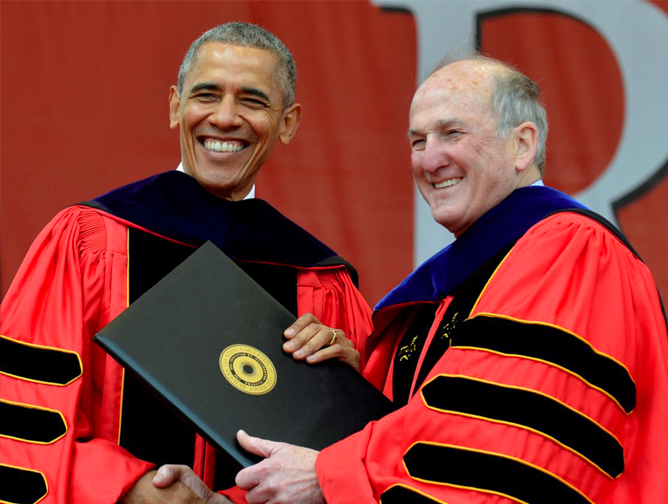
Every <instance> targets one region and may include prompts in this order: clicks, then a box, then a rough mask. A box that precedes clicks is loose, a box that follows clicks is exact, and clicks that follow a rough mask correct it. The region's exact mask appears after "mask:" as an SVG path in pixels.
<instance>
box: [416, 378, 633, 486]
mask: <svg viewBox="0 0 668 504" xmlns="http://www.w3.org/2000/svg"><path fill="white" fill-rule="evenodd" d="M422 397H423V399H424V402H425V404H426V405H427V407H429V408H431V409H436V410H439V411H444V412H449V413H457V414H464V415H471V416H475V417H479V418H483V419H486V420H492V421H495V422H502V423H508V424H512V425H516V426H519V427H522V428H527V429H530V430H532V431H536V432H538V433H539V434H543V435H545V436H547V437H549V438H551V439H553V440H555V441H556V442H558V443H559V444H561V445H562V446H564V447H566V448H568V449H570V450H571V451H573V452H575V453H576V454H578V455H580V456H581V457H583V458H584V459H585V460H587V461H588V462H589V463H591V464H593V465H594V466H595V467H596V468H598V469H600V470H602V471H604V472H605V473H606V474H607V475H608V476H610V477H611V478H616V477H617V476H619V475H620V474H621V473H622V472H623V471H624V449H623V447H622V445H621V444H620V443H619V441H618V440H617V439H616V438H615V437H614V436H613V435H612V434H610V433H609V432H608V431H606V430H604V429H603V428H602V427H601V426H600V425H598V424H597V423H595V422H594V421H592V420H591V419H589V418H587V417H586V416H584V415H582V414H581V413H578V412H577V411H575V410H573V409H571V408H569V407H568V406H566V405H564V404H562V403H560V402H559V401H557V400H555V399H552V398H550V397H548V396H546V395H543V394H540V393H537V392H534V391H532V390H524V389H520V388H515V387H508V386H505V385H498V384H494V383H488V382H484V381H479V380H474V379H472V378H467V377H462V376H443V375H441V376H437V377H436V378H434V379H433V380H431V381H430V382H429V383H427V384H426V385H425V386H424V387H423V388H422Z"/></svg>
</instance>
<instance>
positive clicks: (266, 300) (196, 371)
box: [95, 242, 392, 467]
mask: <svg viewBox="0 0 668 504" xmlns="http://www.w3.org/2000/svg"><path fill="white" fill-rule="evenodd" d="M294 321H295V317H294V315H292V314H291V313H290V312H289V311H288V310H287V309H286V308H284V307H283V306H282V305H281V304H280V303H279V302H278V301H276V300H275V299H274V298H273V297H272V296H271V295H270V294H268V293H267V292H266V291H265V290H264V289H262V287H260V286H259V285H258V284H257V283H256V282H255V281H254V280H253V279H251V278H250V277H249V276H248V275H247V274H246V273H244V272H243V271H242V270H241V269H240V268H239V267H238V266H237V265H236V264H234V262H233V261H232V260H230V259H229V258H228V257H227V256H226V255H225V254H223V252H221V251H220V250H219V249H218V248H217V247H216V246H215V245H213V244H212V243H210V242H207V243H205V244H204V245H203V246H201V247H200V248H199V249H198V250H197V251H195V252H194V253H193V254H192V255H191V256H190V257H189V258H188V259H186V260H185V261H184V262H182V263H181V264H180V265H179V266H178V267H176V268H175V269H174V270H173V271H172V272H171V273H169V274H168V275H167V276H165V277H164V278H163V279H162V280H160V281H159V282H158V283H157V284H156V285H155V286H154V287H153V288H151V289H150V290H149V291H147V292H146V293H145V294H144V295H143V296H141V297H140V298H139V299H137V300H136V301H135V302H134V303H132V305H130V306H129V307H128V308H127V309H126V310H125V311H124V312H122V313H121V314H120V315H119V316H118V317H117V318H116V319H114V320H113V321H112V322H111V323H110V324H108V325H107V326H106V327H105V328H104V329H102V330H101V331H100V332H99V333H98V334H97V335H96V336H95V341H96V342H97V343H98V344H100V345H101V346H102V347H103V348H104V349H105V350H106V351H107V352H108V353H109V354H111V355H112V356H113V357H114V358H115V359H116V360H117V361H118V362H120V363H121V364H122V365H123V366H124V367H125V368H126V369H127V370H129V371H130V372H132V373H133V374H135V375H136V376H137V377H138V378H139V380H140V381H141V382H143V383H144V384H145V385H147V386H148V388H149V389H150V390H152V391H153V392H154V393H156V394H157V395H158V396H159V397H160V398H161V399H163V400H164V401H166V402H167V404H168V405H169V406H171V407H172V409H173V410H175V411H176V413H177V414H179V415H180V416H181V417H182V418H184V419H185V420H186V421H187V422H189V423H190V424H191V425H192V426H193V427H194V428H195V429H196V430H197V431H198V432H199V433H200V434H201V435H202V436H203V437H204V438H206V439H207V440H208V441H209V442H211V443H212V444H213V445H214V446H216V447H217V448H218V450H219V451H222V452H224V453H226V454H227V455H228V456H229V457H231V458H232V459H233V462H234V461H236V463H238V464H239V465H240V466H243V467H246V466H248V465H251V464H253V463H255V462H257V461H258V459H257V457H255V456H254V455H252V454H249V453H248V452H246V451H245V450H243V449H242V448H241V447H240V446H239V444H238V443H237V441H236V432H237V430H239V429H244V430H245V431H246V432H248V433H249V434H250V435H252V436H258V437H261V438H265V439H270V440H273V441H283V442H286V443H291V444H296V445H299V446H306V447H308V448H313V449H316V450H320V449H322V448H324V447H326V446H328V445H330V444H332V443H335V442H336V441H338V440H340V439H343V438H344V437H346V436H348V435H350V434H352V433H354V432H356V431H358V430H361V429H362V428H363V427H364V426H365V425H366V424H367V422H369V421H371V420H375V419H378V418H380V417H382V416H384V415H385V414H387V413H389V412H390V411H391V410H392V403H391V402H390V401H389V400H388V399H387V398H386V397H385V396H383V395H382V394H381V393H380V392H379V391H377V390H376V389H375V388H374V387H373V386H372V385H371V384H370V383H368V382H367V381H366V380H365V379H364V378H362V376H361V375H360V374H359V373H357V372H356V371H355V370H354V369H352V368H351V367H350V366H347V365H345V364H342V363H340V362H336V361H329V362H324V363H319V364H306V363H304V362H297V361H295V360H294V359H293V358H292V357H291V356H290V355H288V354H286V353H285V352H283V349H282V346H283V343H284V342H285V338H284V337H283V331H284V330H285V329H286V328H287V327H288V326H290V324H292V323H293V322H294Z"/></svg>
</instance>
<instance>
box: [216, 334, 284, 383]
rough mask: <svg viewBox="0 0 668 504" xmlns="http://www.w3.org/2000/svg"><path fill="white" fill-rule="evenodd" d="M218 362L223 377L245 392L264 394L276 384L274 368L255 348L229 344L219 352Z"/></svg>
mask: <svg viewBox="0 0 668 504" xmlns="http://www.w3.org/2000/svg"><path fill="white" fill-rule="evenodd" d="M219 362H220V370H221V371H222V372H223V376H224V377H225V379H226V380H227V381H228V382H230V384H231V385H232V386H233V387H234V388H236V389H238V390H241V391H242V392H244V393H246V394H251V395H262V394H266V393H268V392H270V391H271V389H273V388H274V386H275V385H276V368H275V367H274V365H273V364H272V362H271V361H270V360H269V358H268V357H267V356H266V355H265V354H263V353H262V352H260V351H259V350H258V349H257V348H253V347H252V346H249V345H230V346H228V347H227V348H226V349H225V350H223V351H222V352H221V354H220V360H219Z"/></svg>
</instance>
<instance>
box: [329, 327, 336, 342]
mask: <svg viewBox="0 0 668 504" xmlns="http://www.w3.org/2000/svg"><path fill="white" fill-rule="evenodd" d="M334 343H336V331H335V330H334V329H332V339H331V340H329V343H327V346H332V345H333V344H334Z"/></svg>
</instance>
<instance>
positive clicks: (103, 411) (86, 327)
mask: <svg viewBox="0 0 668 504" xmlns="http://www.w3.org/2000/svg"><path fill="white" fill-rule="evenodd" d="M174 177H176V176H174ZM178 190H181V189H178ZM130 228H133V229H136V228H137V226H136V225H135V224H132V223H130V222H127V221H124V220H122V219H120V218H118V217H115V216H112V215H110V214H108V213H106V212H103V211H100V210H98V209H94V208H90V207H87V206H74V207H70V208H67V209H66V210H63V211H62V212H60V213H59V214H58V215H57V216H56V217H55V218H54V219H53V221H52V222H51V223H50V224H49V225H48V226H46V228H45V229H44V230H43V231H42V232H41V233H40V234H39V236H38V237H37V239H36V240H35V242H34V243H33V245H32V246H31V248H30V250H29V252H28V254H27V256H26V258H25V260H24V261H23V264H22V265H21V267H20V269H19V271H18V273H17V275H16V278H15V279H14V281H13V283H12V285H11V287H10V289H9V292H8V293H7V296H6V297H5V299H4V301H3V303H2V306H1V308H0V309H1V311H0V321H1V325H0V335H1V337H0V343H2V352H0V353H1V354H3V355H2V361H3V362H2V374H0V380H1V386H0V392H1V398H0V406H2V408H3V424H4V427H3V428H2V431H3V432H2V437H1V438H0V443H1V444H2V447H1V451H2V460H1V462H0V470H1V471H2V478H1V479H2V487H3V489H2V490H0V493H1V497H0V500H2V501H3V502H5V501H6V502H43V503H44V504H65V503H73V504H88V503H93V502H94V503H100V504H102V503H108V504H113V503H115V502H116V501H117V500H118V499H119V497H120V496H121V495H123V494H124V493H125V492H126V491H127V490H128V489H129V488H130V487H132V485H133V484H134V483H135V482H136V480H137V479H138V478H139V477H140V476H142V475H143V474H144V473H145V472H146V471H147V470H149V469H150V468H151V467H152V466H153V465H152V464H151V463H149V462H145V461H142V460H139V459H138V458H135V457H134V456H133V455H131V454H130V453H129V452H128V451H126V450H125V449H124V448H122V447H121V446H119V438H120V428H121V424H122V419H123V414H124V412H123V411H121V410H122V400H123V397H122V395H123V389H124V371H123V369H122V367H121V366H120V365H119V364H117V363H116V362H115V361H114V360H113V359H112V358H111V357H109V356H108V355H106V354H105V352H104V351H103V350H102V349H101V348H99V347H98V346H97V345H94V344H93V343H92V337H93V336H94V335H95V334H96V333H97V332H98V331H99V330H100V329H101V328H103V327H104V326H105V325H106V324H107V323H108V322H110V321H111V320H112V319H113V318H114V317H116V316H117V315H118V314H119V313H120V312H121V311H123V310H124V309H125V308H126V307H127V306H128V303H129V301H128V291H129V289H128V262H129V259H128V235H129V232H128V230H129V229H130ZM154 236H156V235H154ZM157 238H164V237H160V236H157ZM294 269H295V270H296V278H297V298H298V299H297V306H298V312H299V314H300V315H302V314H304V313H307V312H310V313H313V314H314V315H315V316H316V317H318V318H319V319H320V320H321V321H322V322H323V323H324V324H327V325H329V326H335V327H341V328H345V330H346V334H347V335H348V336H349V337H350V338H351V339H352V340H353V342H355V341H356V340H357V338H361V337H365V336H366V335H367V334H368V333H369V332H370V309H369V308H368V306H367V305H366V303H365V302H364V300H363V299H362V297H361V295H360V294H359V292H358V291H357V289H356V288H355V287H354V285H353V283H352V281H351V278H350V275H349V274H348V272H347V270H346V268H345V266H342V265H338V266H331V267H326V266H325V267H296V266H295V267H294ZM10 356H11V357H10ZM9 361H12V362H9ZM6 412H8V414H7V415H5V413H6ZM212 452H213V450H212V449H211V447H209V446H205V443H204V441H203V440H202V439H201V438H198V439H197V441H196V446H195V460H194V461H192V465H193V466H194V468H195V470H196V472H197V473H198V474H199V475H200V476H201V477H202V478H203V479H204V480H205V481H208V483H209V484H210V485H212V481H213V480H212V478H213V464H212V460H213V458H212V457H211V455H212Z"/></svg>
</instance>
